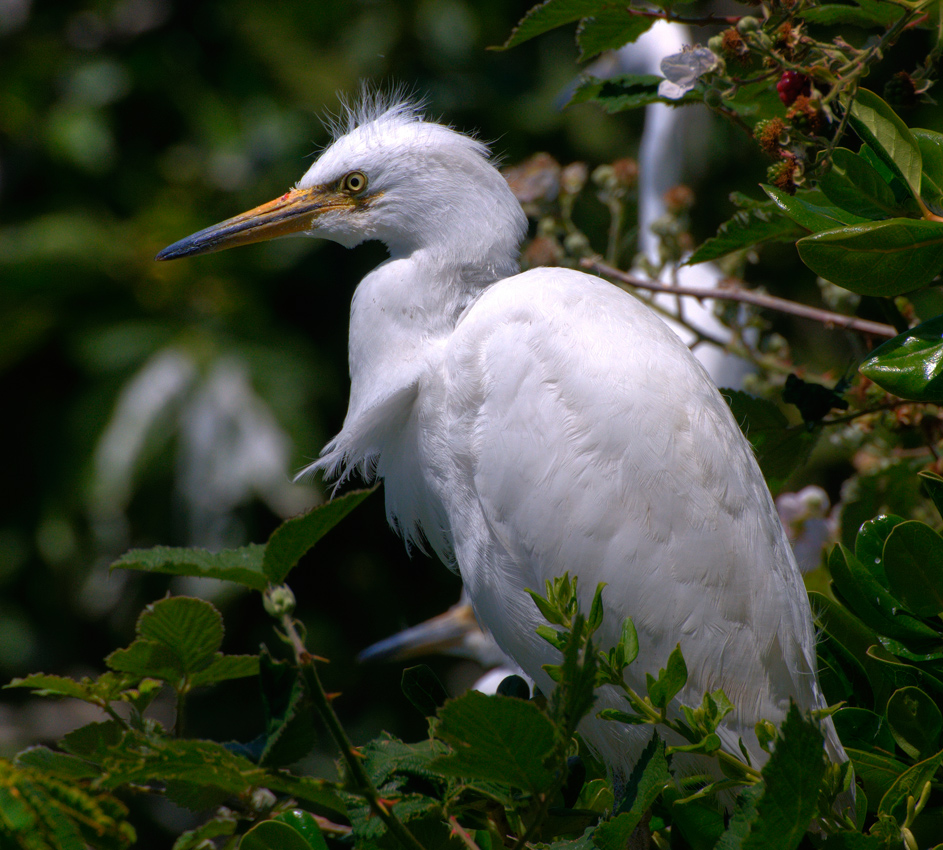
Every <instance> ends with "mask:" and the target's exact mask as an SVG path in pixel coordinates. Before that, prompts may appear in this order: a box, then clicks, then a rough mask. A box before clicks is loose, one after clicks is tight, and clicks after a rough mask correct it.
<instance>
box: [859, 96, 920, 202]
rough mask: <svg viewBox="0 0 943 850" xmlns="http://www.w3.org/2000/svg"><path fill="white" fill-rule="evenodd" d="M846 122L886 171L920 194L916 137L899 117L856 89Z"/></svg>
mask: <svg viewBox="0 0 943 850" xmlns="http://www.w3.org/2000/svg"><path fill="white" fill-rule="evenodd" d="M848 120H849V123H850V124H851V126H852V127H853V128H854V130H855V132H856V133H857V134H858V136H859V137H860V138H861V140H862V141H864V142H867V144H868V145H870V146H871V148H872V149H873V150H874V152H875V153H876V154H877V155H878V156H879V157H881V159H882V160H883V161H884V163H885V164H886V165H887V167H888V168H890V169H891V171H893V172H894V173H895V174H897V175H898V176H899V177H900V178H901V179H902V180H903V181H904V182H905V183H906V184H907V186H908V187H909V188H910V191H911V192H912V193H913V194H914V196H919V195H920V175H921V173H922V171H923V160H922V157H921V155H920V147H919V145H918V144H917V140H916V138H914V135H913V133H911V132H910V129H909V128H908V127H907V125H906V124H905V123H904V122H903V121H902V120H901V118H900V116H898V115H897V113H896V112H894V110H893V109H891V107H890V106H888V105H887V103H885V102H884V101H883V100H882V99H881V98H880V97H878V96H877V95H876V94H874V92H870V91H868V90H867V89H858V94H857V95H856V96H855V100H854V102H853V103H852V105H851V112H850V115H849V117H848Z"/></svg>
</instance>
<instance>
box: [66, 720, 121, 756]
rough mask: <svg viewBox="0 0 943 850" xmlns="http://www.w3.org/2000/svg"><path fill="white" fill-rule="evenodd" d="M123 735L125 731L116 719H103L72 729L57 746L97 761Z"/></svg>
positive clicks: (116, 744) (119, 740)
mask: <svg viewBox="0 0 943 850" xmlns="http://www.w3.org/2000/svg"><path fill="white" fill-rule="evenodd" d="M124 737H125V732H124V730H123V729H122V727H121V725H120V724H119V723H118V722H117V721H115V720H105V721H103V722H101V723H87V724H86V725H85V726H80V727H79V728H78V729H73V730H72V731H71V732H69V733H68V734H67V735H65V736H64V737H63V738H62V740H61V741H59V746H60V747H62V749H63V750H65V751H66V752H67V753H71V754H72V755H75V756H79V757H80V758H87V759H90V760H92V761H96V762H99V761H101V760H102V759H103V758H104V757H105V756H106V755H107V754H108V752H109V751H110V750H112V749H113V748H114V747H116V746H118V744H119V742H121V741H122V740H123V739H124Z"/></svg>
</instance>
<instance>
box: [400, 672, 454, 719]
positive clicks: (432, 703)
mask: <svg viewBox="0 0 943 850" xmlns="http://www.w3.org/2000/svg"><path fill="white" fill-rule="evenodd" d="M401 687H402V689H403V693H404V694H405V695H406V698H407V699H408V700H409V701H410V702H411V703H412V704H413V705H414V706H416V708H418V709H419V711H421V712H422V713H423V714H424V715H425V716H426V717H435V715H436V712H438V710H439V708H440V707H441V706H443V705H444V704H445V702H446V700H447V699H448V698H449V695H448V693H447V692H446V690H445V688H444V687H443V685H442V683H441V682H440V681H439V677H438V676H436V674H435V673H433V672H432V668H431V667H429V665H427V664H417V665H416V666H415V667H407V668H406V669H405V670H404V671H403V679H402V685H401Z"/></svg>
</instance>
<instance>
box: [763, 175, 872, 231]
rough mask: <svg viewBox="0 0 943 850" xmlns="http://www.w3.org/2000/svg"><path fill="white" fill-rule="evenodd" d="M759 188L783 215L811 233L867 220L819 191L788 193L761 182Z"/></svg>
mask: <svg viewBox="0 0 943 850" xmlns="http://www.w3.org/2000/svg"><path fill="white" fill-rule="evenodd" d="M760 188H761V189H762V190H763V191H764V192H766V194H767V195H769V196H770V198H771V199H772V201H773V203H774V204H776V206H777V207H779V209H780V210H782V212H783V214H784V215H786V216H788V217H789V218H791V219H792V220H793V221H794V222H795V223H796V224H798V225H799V226H800V227H802V228H804V229H805V230H811V231H812V232H813V233H818V232H819V231H822V230H834V229H835V228H836V227H845V226H847V225H849V224H861V223H863V222H865V221H867V219H865V218H861V216H857V215H853V214H852V213H849V212H846V211H845V210H843V209H841V208H840V207H836V206H835V205H834V204H832V203H830V202H829V200H828V199H827V198H826V197H824V196H823V195H822V193H821V192H801V193H800V192H796V194H795V195H789V194H787V193H786V192H783V191H782V190H780V189H777V188H775V187H774V186H767V185H765V184H761V185H760Z"/></svg>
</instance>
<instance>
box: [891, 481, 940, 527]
mask: <svg viewBox="0 0 943 850" xmlns="http://www.w3.org/2000/svg"><path fill="white" fill-rule="evenodd" d="M917 474H918V475H919V476H920V478H921V481H922V483H923V489H924V490H926V492H927V495H928V496H929V497H930V498H931V499H933V504H934V505H936V509H937V511H938V512H939V513H940V515H941V516H943V476H940V475H937V474H936V473H935V472H930V470H928V469H923V470H921V471H920V472H918V473H917ZM901 522H903V520H901Z"/></svg>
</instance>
